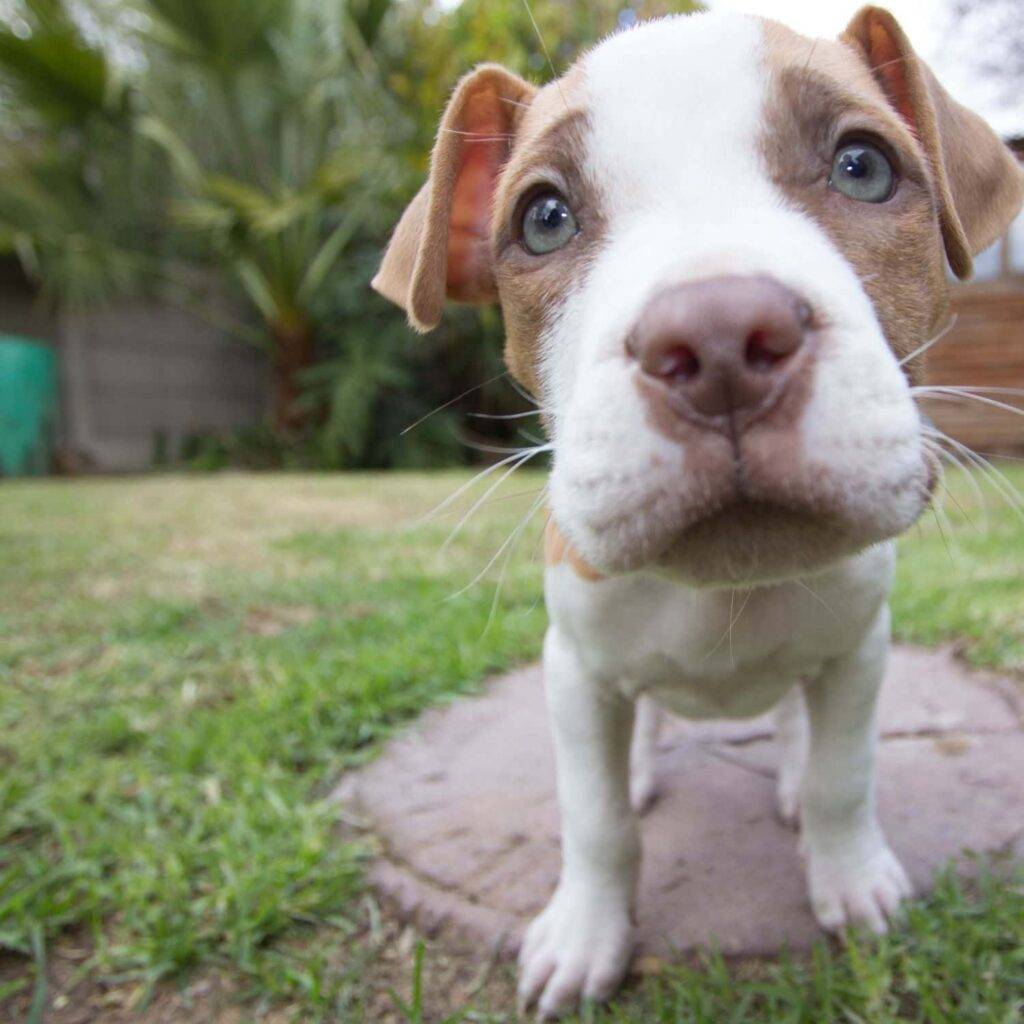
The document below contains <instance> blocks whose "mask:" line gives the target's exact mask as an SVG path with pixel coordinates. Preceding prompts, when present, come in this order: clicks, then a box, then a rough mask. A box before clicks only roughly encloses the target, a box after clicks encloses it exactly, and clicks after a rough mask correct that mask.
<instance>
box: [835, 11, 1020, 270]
mask: <svg viewBox="0 0 1024 1024" xmlns="http://www.w3.org/2000/svg"><path fill="white" fill-rule="evenodd" d="M840 38H841V39H842V40H843V41H844V42H846V43H849V44H851V45H852V46H854V47H855V48H856V49H857V50H859V51H860V53H861V55H862V56H863V58H864V59H865V60H866V61H867V63H868V65H869V66H870V68H871V71H872V73H873V74H874V76H875V79H876V81H877V82H878V83H879V85H881V87H882V89H883V90H884V91H885V94H886V96H888V98H889V102H890V103H891V104H892V106H893V107H894V108H895V110H896V111H897V113H899V115H900V117H902V118H903V120H904V121H905V122H906V123H907V125H908V126H909V127H910V129H911V131H913V132H914V134H915V135H916V136H917V138H918V140H919V141H920V143H921V145H922V146H923V147H924V150H925V152H926V153H927V155H928V159H929V161H930V163H931V165H932V172H933V174H934V178H935V184H936V188H937V191H938V199H939V224H940V226H941V228H942V238H943V241H944V243H945V246H946V256H947V257H948V259H949V265H950V266H951V267H952V268H953V271H954V273H955V274H956V275H957V277H961V278H964V277H969V276H970V274H971V267H972V260H971V257H972V256H973V255H975V254H977V253H979V252H981V250H982V249H984V248H986V247H987V246H989V245H991V244H992V243H993V242H994V241H995V240H996V239H997V238H998V237H999V236H1000V235H1001V234H1002V233H1003V232H1004V231H1005V230H1006V228H1007V226H1008V225H1009V223H1010V222H1011V221H1012V220H1013V218H1014V217H1015V216H1016V215H1017V213H1018V211H1019V210H1020V208H1021V202H1022V201H1024V170H1022V169H1021V167H1020V166H1019V165H1018V163H1017V161H1016V160H1015V159H1014V157H1013V155H1012V154H1011V152H1010V150H1009V149H1008V148H1007V147H1006V146H1005V145H1003V143H1002V142H1001V141H1000V139H999V137H998V136H997V135H996V134H995V132H993V131H992V129H991V128H989V126H988V125H987V124H986V123H985V122H984V121H983V120H982V119H981V118H980V117H978V115H977V114H975V113H973V112H972V111H970V110H968V109H967V108H966V107H962V106H961V105H960V104H959V103H957V102H956V100H954V99H953V98H952V97H951V96H950V95H949V93H947V92H946V90H945V89H943V88H942V86H941V85H939V83H938V80H937V79H936V78H935V76H934V75H933V74H932V72H931V70H930V69H929V68H928V66H927V65H926V64H925V63H924V61H922V60H921V59H920V58H919V57H918V56H917V54H916V53H914V50H913V48H912V47H911V45H910V43H909V42H908V41H907V37H906V36H905V35H904V34H903V30H902V29H901V28H900V26H899V25H898V24H897V22H896V19H895V18H894V17H893V16H892V15H891V14H890V13H889V12H888V11H885V10H882V9H881V8H879V7H864V8H862V9H861V10H860V11H858V13H857V14H855V15H854V17H853V20H852V21H851V22H850V24H849V25H848V26H847V28H846V31H845V32H844V33H843V35H842V36H841V37H840Z"/></svg>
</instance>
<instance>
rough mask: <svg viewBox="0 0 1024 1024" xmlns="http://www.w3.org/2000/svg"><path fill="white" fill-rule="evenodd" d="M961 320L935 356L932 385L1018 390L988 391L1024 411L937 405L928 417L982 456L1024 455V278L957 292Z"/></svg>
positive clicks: (966, 403)
mask: <svg viewBox="0 0 1024 1024" xmlns="http://www.w3.org/2000/svg"><path fill="white" fill-rule="evenodd" d="M954 311H955V313H956V317H957V319H956V322H955V324H954V326H953V328H952V329H951V330H950V332H949V334H948V335H947V336H946V337H944V338H943V339H942V340H941V341H940V342H938V343H937V344H936V345H935V347H934V348H933V349H932V351H931V352H930V353H929V358H928V362H927V371H926V379H927V383H929V384H940V385H952V386H955V387H974V388H1001V389H1002V388H1006V389H1017V390H1019V391H1020V392H1021V394H1019V395H1012V394H1007V393H1005V392H998V393H986V394H987V397H990V398H992V399H994V400H996V401H1000V402H1005V403H1006V404H1008V405H1013V406H1014V407H1016V408H1018V409H1021V410H1022V414H1021V415H1014V414H1013V413H1012V412H1008V411H1005V410H1002V409H997V408H994V407H992V406H986V405H985V404H983V403H981V402H974V401H935V402H930V403H928V413H929V415H930V416H931V418H932V419H933V420H934V421H935V424H936V425H937V426H938V427H940V428H941V429H942V430H944V431H945V432H946V433H947V434H949V435H950V436H951V437H954V438H956V440H958V441H961V442H962V443H963V444H966V445H968V446H969V447H971V448H973V449H975V450H976V451H979V452H985V453H996V454H1013V453H1015V454H1018V455H1019V454H1022V453H1024V278H1020V277H1017V278H1013V277H1010V278H1003V279H1001V280H997V281H993V282H991V283H986V284H976V285H966V286H962V287H960V288H958V289H957V292H956V297H955V300H954Z"/></svg>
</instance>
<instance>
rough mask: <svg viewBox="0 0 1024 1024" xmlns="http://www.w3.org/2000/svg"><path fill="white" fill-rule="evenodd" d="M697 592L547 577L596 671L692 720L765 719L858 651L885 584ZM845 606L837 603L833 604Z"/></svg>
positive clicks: (562, 625) (554, 601)
mask: <svg viewBox="0 0 1024 1024" xmlns="http://www.w3.org/2000/svg"><path fill="white" fill-rule="evenodd" d="M818 586H819V587H821V589H822V591H823V593H822V592H819V591H818V590H816V589H815V588H814V587H813V586H810V585H808V584H805V583H800V584H785V585H781V586H776V587H763V588H757V589H750V590H735V591H713V592H709V591H705V590H694V589H691V588H688V587H683V586H679V585H676V584H672V583H669V582H667V581H664V580H660V579H656V578H652V577H628V578H621V579H613V580H605V581H602V582H598V583H594V582H589V581H584V580H581V579H580V578H579V577H578V576H577V575H575V574H574V573H573V572H572V570H571V569H570V568H568V567H567V566H557V567H554V568H553V569H549V571H548V574H547V580H546V589H547V598H548V607H549V612H550V615H551V620H552V624H553V625H554V626H555V627H556V628H557V629H559V630H561V631H562V632H564V633H565V634H566V635H567V636H569V637H570V638H571V639H572V641H573V642H574V645H575V647H576V649H577V651H578V652H579V654H580V657H581V659H582V660H583V662H584V664H585V666H586V667H587V669H588V671H590V672H592V673H594V674H595V675H596V676H599V677H601V678H605V679H607V680H608V681H609V684H610V685H615V686H617V687H619V688H620V689H621V690H623V691H624V692H625V693H627V694H629V695H630V696H637V695H639V694H641V693H646V694H649V695H651V696H653V697H654V698H655V699H656V700H657V701H658V702H659V703H660V704H663V705H664V706H666V707H668V708H669V709H671V710H673V711H675V712H676V713H677V714H680V715H684V716H686V717H689V718H721V717H744V716H748V715H756V714H759V713H761V712H763V711H765V710H767V709H768V708H770V707H771V706H772V705H774V704H775V703H777V701H778V700H779V699H780V698H781V697H782V695H783V694H784V693H785V692H786V690H787V689H788V688H789V687H790V686H792V685H793V683H795V682H796V681H797V680H798V679H800V678H804V677H811V676H814V675H816V674H817V673H818V672H819V671H820V669H821V667H822V665H823V664H824V663H825V662H826V661H828V660H829V659H830V658H833V657H836V656H837V655H839V654H842V653H844V652H845V651H847V650H849V649H850V647H851V645H852V644H854V643H855V642H856V637H857V636H859V635H860V633H861V632H862V631H863V629H864V627H865V625H866V624H867V622H869V621H870V620H871V618H872V617H873V615H874V614H875V613H876V611H877V608H878V606H879V604H880V602H881V601H882V600H883V599H884V596H885V587H884V586H882V587H877V586H868V587H866V588H865V587H863V586H858V585H856V582H855V584H854V585H852V586H843V585H838V586H837V585H836V582H835V581H828V580H825V581H820V582H819V583H818ZM833 605H836V607H833Z"/></svg>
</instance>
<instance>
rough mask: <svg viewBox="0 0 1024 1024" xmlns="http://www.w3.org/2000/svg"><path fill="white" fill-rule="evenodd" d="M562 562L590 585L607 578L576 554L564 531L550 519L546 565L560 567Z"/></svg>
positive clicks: (545, 539)
mask: <svg viewBox="0 0 1024 1024" xmlns="http://www.w3.org/2000/svg"><path fill="white" fill-rule="evenodd" d="M562 562H565V564H566V565H568V566H569V568H570V569H572V571H573V572H574V573H576V575H577V576H579V577H580V579H582V580H586V581H587V582H588V583H597V582H599V581H600V580H603V579H606V578H607V577H605V576H604V575H603V574H602V573H599V572H598V571H597V570H596V569H595V568H594V567H593V566H592V565H591V564H590V563H589V562H586V561H584V560H583V558H581V557H580V556H579V555H578V554H577V553H576V550H575V549H574V548H573V547H572V545H571V544H570V543H569V542H568V541H567V540H566V539H565V536H564V535H563V533H562V531H561V530H559V528H558V526H557V524H556V523H555V521H554V519H552V518H551V517H548V524H547V526H546V527H545V528H544V564H545V565H546V566H553V565H560V564H561V563H562Z"/></svg>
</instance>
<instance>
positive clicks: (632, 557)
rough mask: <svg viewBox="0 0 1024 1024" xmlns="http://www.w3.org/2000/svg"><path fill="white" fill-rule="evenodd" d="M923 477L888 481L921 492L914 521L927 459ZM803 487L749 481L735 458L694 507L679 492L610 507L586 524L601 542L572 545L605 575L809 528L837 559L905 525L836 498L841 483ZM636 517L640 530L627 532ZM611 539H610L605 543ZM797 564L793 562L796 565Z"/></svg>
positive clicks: (767, 541) (924, 492) (929, 481)
mask: <svg viewBox="0 0 1024 1024" xmlns="http://www.w3.org/2000/svg"><path fill="white" fill-rule="evenodd" d="M922 473H923V474H924V479H921V480H919V479H918V475H917V474H914V473H911V474H908V476H907V478H906V479H905V480H903V481H898V482H894V483H893V485H892V490H893V492H894V493H896V492H902V491H903V490H904V489H906V488H908V487H916V488H917V489H918V490H919V491H920V501H919V509H918V511H917V514H916V515H915V516H914V517H913V518H914V519H916V518H917V515H920V513H921V511H923V510H924V508H925V507H926V505H927V500H928V496H929V495H930V493H931V489H932V487H933V485H934V480H933V477H932V473H931V470H930V469H929V468H928V465H927V462H925V463H924V464H923V465H922ZM816 483H817V486H811V485H810V484H807V485H805V486H794V481H793V480H792V479H790V478H785V479H776V480H764V479H763V478H761V477H759V478H758V479H757V480H756V481H755V480H752V479H751V476H750V474H748V472H747V467H746V465H745V464H744V461H743V459H742V457H737V459H736V461H735V464H734V465H733V467H732V471H731V473H727V474H722V475H721V476H720V477H719V479H718V480H717V481H716V482H715V487H714V489H713V491H711V492H705V494H704V496H703V500H702V501H701V502H700V504H693V503H688V502H686V501H685V500H684V498H683V496H682V495H681V496H680V502H679V504H678V506H677V507H675V508H672V506H671V503H668V504H667V505H666V503H664V502H662V504H661V507H660V511H657V512H656V511H655V510H654V509H653V508H648V509H644V510H633V511H632V512H622V510H621V509H620V510H616V512H615V513H614V514H612V515H610V516H608V517H607V518H604V517H600V516H597V517H595V518H593V519H591V521H590V522H589V523H588V524H587V528H588V532H590V533H591V535H592V536H601V535H603V538H604V542H599V543H597V544H594V545H593V547H594V550H593V551H590V550H589V549H590V548H591V547H592V545H591V544H588V543H586V542H585V541H584V542H583V543H581V544H579V545H578V549H579V551H580V554H582V555H583V557H584V558H585V559H586V560H587V561H588V562H591V563H592V564H593V565H594V566H595V567H597V568H599V569H601V570H602V571H606V572H610V573H618V572H632V571H636V570H638V569H643V568H645V567H657V566H658V565H665V564H669V563H674V562H675V561H677V560H678V555H679V552H680V551H685V550H686V549H688V548H689V549H693V550H696V549H698V548H709V549H717V548H718V547H719V546H720V545H721V544H722V542H723V540H724V538H726V537H729V536H732V537H735V538H737V539H742V541H743V542H744V543H746V544H751V543H758V544H763V545H765V546H766V547H769V546H770V545H771V543H772V539H773V538H777V539H780V540H782V539H783V538H785V539H786V541H787V547H792V546H793V545H792V540H793V538H794V536H797V537H798V536H799V535H800V531H808V532H809V533H811V532H813V534H814V535H815V536H816V537H818V538H819V539H820V538H822V537H827V538H830V539H831V541H833V542H834V545H835V548H836V551H837V557H838V556H839V555H841V554H849V553H852V552H853V551H855V550H858V549H860V548H863V547H866V546H869V545H870V544H874V543H879V542H881V541H884V540H887V539H889V538H891V537H893V536H896V535H897V534H898V533H900V532H902V530H903V529H906V528H907V527H909V526H910V525H912V521H911V522H907V523H904V524H902V525H901V526H900V528H899V529H891V528H889V526H888V525H885V524H888V523H890V522H891V520H892V518H893V517H892V513H891V510H888V509H881V508H880V509H879V510H878V512H879V514H878V515H876V516H870V515H865V514H864V510H863V509H860V510H858V509H852V508H850V507H848V506H847V505H846V504H845V502H844V500H843V497H842V492H843V490H844V488H841V487H838V486H835V484H834V483H833V484H832V485H831V486H822V482H821V481H820V480H819V481H816ZM638 520H639V521H640V523H641V528H640V530H639V531H638V530H636V529H630V528H629V527H631V526H635V525H636V524H637V521H638ZM609 540H610V543H608V541H609ZM796 561H798V560H797V559H794V562H796Z"/></svg>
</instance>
